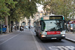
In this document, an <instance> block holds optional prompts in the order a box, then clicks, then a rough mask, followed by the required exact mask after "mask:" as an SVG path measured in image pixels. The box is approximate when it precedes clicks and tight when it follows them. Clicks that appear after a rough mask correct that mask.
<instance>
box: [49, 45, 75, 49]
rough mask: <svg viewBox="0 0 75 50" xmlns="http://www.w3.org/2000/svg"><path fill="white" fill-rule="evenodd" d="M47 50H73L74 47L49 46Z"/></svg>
mask: <svg viewBox="0 0 75 50" xmlns="http://www.w3.org/2000/svg"><path fill="white" fill-rule="evenodd" d="M48 48H49V50H75V47H74V46H49V47H48Z"/></svg>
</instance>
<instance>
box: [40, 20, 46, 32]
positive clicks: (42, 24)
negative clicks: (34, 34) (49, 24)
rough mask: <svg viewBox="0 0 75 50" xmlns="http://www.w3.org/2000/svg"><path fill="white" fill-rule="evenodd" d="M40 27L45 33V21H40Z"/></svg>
mask: <svg viewBox="0 0 75 50" xmlns="http://www.w3.org/2000/svg"><path fill="white" fill-rule="evenodd" d="M40 25H41V30H42V31H44V27H45V23H44V21H40Z"/></svg>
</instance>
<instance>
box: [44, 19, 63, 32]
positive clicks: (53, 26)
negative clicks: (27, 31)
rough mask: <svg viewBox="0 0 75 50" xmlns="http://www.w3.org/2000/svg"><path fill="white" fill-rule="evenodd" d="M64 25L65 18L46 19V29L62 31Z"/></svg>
mask: <svg viewBox="0 0 75 50" xmlns="http://www.w3.org/2000/svg"><path fill="white" fill-rule="evenodd" d="M63 26H64V25H63V20H46V21H44V31H62V30H63Z"/></svg>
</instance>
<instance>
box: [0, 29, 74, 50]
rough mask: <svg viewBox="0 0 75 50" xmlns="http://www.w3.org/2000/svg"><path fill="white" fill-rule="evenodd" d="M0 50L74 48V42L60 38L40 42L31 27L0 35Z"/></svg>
mask: <svg viewBox="0 0 75 50" xmlns="http://www.w3.org/2000/svg"><path fill="white" fill-rule="evenodd" d="M0 50H75V43H73V42H70V41H67V40H62V41H61V42H58V41H55V40H52V41H51V40H47V41H44V42H42V41H41V40H40V39H39V38H38V37H36V36H35V32H34V30H33V29H31V30H29V29H26V30H25V31H16V32H14V33H10V34H5V35H1V36H0Z"/></svg>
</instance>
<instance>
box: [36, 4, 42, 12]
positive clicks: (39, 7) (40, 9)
mask: <svg viewBox="0 0 75 50" xmlns="http://www.w3.org/2000/svg"><path fill="white" fill-rule="evenodd" d="M36 5H37V9H38V11H39V12H41V11H43V5H41V4H36Z"/></svg>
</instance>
